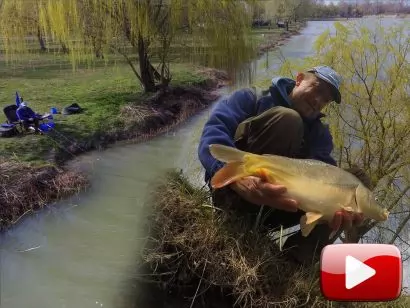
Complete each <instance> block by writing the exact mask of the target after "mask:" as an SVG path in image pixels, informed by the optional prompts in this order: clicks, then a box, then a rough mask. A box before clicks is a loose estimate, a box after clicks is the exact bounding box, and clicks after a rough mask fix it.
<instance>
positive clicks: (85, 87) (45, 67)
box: [0, 56, 206, 162]
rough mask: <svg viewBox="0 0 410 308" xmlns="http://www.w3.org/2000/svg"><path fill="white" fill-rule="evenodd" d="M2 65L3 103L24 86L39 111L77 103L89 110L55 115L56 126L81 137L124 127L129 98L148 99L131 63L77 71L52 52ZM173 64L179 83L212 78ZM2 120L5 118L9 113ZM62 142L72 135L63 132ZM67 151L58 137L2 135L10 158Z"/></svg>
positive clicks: (22, 92)
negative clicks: (32, 60) (123, 110)
mask: <svg viewBox="0 0 410 308" xmlns="http://www.w3.org/2000/svg"><path fill="white" fill-rule="evenodd" d="M46 57H47V56H46ZM47 60H48V61H47ZM0 67H1V69H0V73H1V74H2V76H3V78H2V80H1V87H2V91H1V92H0V101H1V102H2V105H3V106H5V105H7V104H13V103H14V94H15V91H18V92H19V93H20V95H21V96H22V97H23V98H24V100H26V101H28V102H29V105H30V107H31V108H32V109H33V110H34V111H36V112H39V113H45V112H49V110H50V107H57V109H58V110H59V111H61V110H62V108H63V107H65V106H68V105H70V104H71V103H73V102H76V103H78V104H79V105H80V106H81V107H82V108H84V112H83V113H81V114H78V115H67V116H65V115H62V114H59V115H56V116H55V117H54V121H55V122H56V130H57V131H58V132H61V133H63V135H64V136H67V137H70V139H73V140H76V141H79V142H81V141H84V140H90V139H93V138H94V137H95V136H97V135H103V133H104V132H110V131H115V130H121V129H123V128H124V114H121V108H122V107H123V106H125V105H126V104H129V103H133V104H139V103H141V102H142V101H143V100H144V99H145V98H146V97H144V95H143V94H142V89H141V87H140V85H139V83H138V81H137V79H136V77H135V76H134V75H133V73H132V71H131V69H130V68H129V66H128V65H126V64H121V63H120V64H117V65H115V66H114V65H108V66H107V67H104V65H103V63H99V65H97V66H96V67H95V68H93V69H85V68H84V69H80V70H79V71H77V72H75V73H73V72H72V70H71V67H70V66H69V63H65V62H63V61H61V60H60V61H57V63H53V61H52V59H51V57H50V58H49V59H47V58H46V59H44V58H43V59H42V62H39V63H36V64H35V67H31V66H30V64H29V63H23V64H20V65H19V66H17V65H16V66H5V65H4V64H2V65H1V66H0ZM173 69H174V80H173V85H181V84H183V85H187V84H202V83H203V82H204V81H205V78H206V77H205V76H204V75H200V74H199V73H198V72H197V71H196V70H194V69H192V67H189V66H184V65H174V67H173ZM0 121H1V122H2V123H3V122H4V121H5V117H4V114H3V113H2V114H1V115H0ZM56 141H57V142H63V141H66V140H65V138H64V137H61V136H59V137H58V138H57V140H56ZM61 150H62V149H60V148H59V146H58V144H57V143H56V142H55V141H53V140H52V139H51V138H48V137H47V136H41V135H33V134H24V135H22V136H18V137H13V138H7V139H6V138H2V139H1V140H0V153H1V155H2V156H3V157H4V158H6V159H7V158H11V157H13V158H15V159H18V160H21V161H40V162H41V161H45V160H50V158H52V153H55V151H61Z"/></svg>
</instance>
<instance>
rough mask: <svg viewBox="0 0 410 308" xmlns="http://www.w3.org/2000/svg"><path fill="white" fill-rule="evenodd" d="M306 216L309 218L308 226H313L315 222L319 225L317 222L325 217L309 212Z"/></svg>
mask: <svg viewBox="0 0 410 308" xmlns="http://www.w3.org/2000/svg"><path fill="white" fill-rule="evenodd" d="M305 215H306V218H307V220H306V223H307V224H311V223H314V222H316V223H317V221H318V220H319V219H320V218H322V217H323V214H320V213H315V212H307V213H306V214H305Z"/></svg>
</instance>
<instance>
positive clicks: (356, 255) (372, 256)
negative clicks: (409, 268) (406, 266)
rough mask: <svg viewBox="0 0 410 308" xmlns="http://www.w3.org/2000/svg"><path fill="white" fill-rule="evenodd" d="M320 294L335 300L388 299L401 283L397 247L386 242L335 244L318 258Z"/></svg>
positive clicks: (400, 266)
mask: <svg viewBox="0 0 410 308" xmlns="http://www.w3.org/2000/svg"><path fill="white" fill-rule="evenodd" d="M320 278H321V289H322V293H323V296H325V297H326V298H327V299H329V300H335V301H389V300H394V299H396V298H397V297H399V295H400V292H401V285H402V261H401V255H400V251H399V250H398V249H397V247H396V246H394V245H385V244H334V245H328V246H326V247H325V248H324V249H323V251H322V256H321V260H320Z"/></svg>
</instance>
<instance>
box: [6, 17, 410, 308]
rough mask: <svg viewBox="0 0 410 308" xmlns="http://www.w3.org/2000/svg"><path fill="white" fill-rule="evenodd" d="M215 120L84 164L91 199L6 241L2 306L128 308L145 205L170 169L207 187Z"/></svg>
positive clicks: (317, 29) (301, 52)
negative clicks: (203, 160) (206, 134)
mask: <svg viewBox="0 0 410 308" xmlns="http://www.w3.org/2000/svg"><path fill="white" fill-rule="evenodd" d="M332 24H333V22H331V21H329V22H323V21H319V22H310V23H308V26H307V28H305V29H304V30H303V31H302V33H301V35H299V36H295V37H293V38H291V39H290V40H289V41H288V42H287V43H286V44H285V45H283V46H282V47H281V51H282V53H283V54H284V55H285V56H286V57H296V58H300V57H304V56H306V55H309V54H310V53H311V52H312V43H313V42H314V40H315V38H316V37H317V36H318V35H319V34H320V33H321V32H322V31H324V30H326V29H327V28H330V29H332ZM268 57H269V58H268V66H266V65H265V64H266V56H262V57H261V59H259V60H258V61H257V67H258V72H257V78H258V79H259V78H268V79H269V78H271V77H272V76H270V75H269V69H270V68H272V67H274V66H275V65H277V64H278V63H279V62H278V61H279V58H278V57H277V53H274V52H271V53H270V54H269V56H268ZM238 86H239V85H236V87H238ZM230 90H231V89H223V90H222V91H224V92H225V93H227V91H230ZM209 112H210V110H207V111H204V112H202V113H201V114H199V115H197V116H195V117H193V118H192V119H191V120H190V121H189V122H188V123H186V124H185V125H183V126H182V127H180V128H179V129H177V130H176V131H171V132H169V133H167V134H165V135H163V136H160V137H158V138H156V139H154V140H152V141H150V142H147V143H144V144H139V145H126V146H121V147H114V148H111V149H108V150H106V151H104V152H93V153H89V154H86V155H84V156H82V157H81V158H80V162H81V164H82V165H83V166H84V167H86V169H87V170H88V172H89V174H90V177H91V181H92V187H91V188H90V189H89V190H88V191H86V192H84V193H82V194H81V195H79V196H75V197H73V198H71V199H68V200H65V201H64V202H60V203H59V204H57V205H56V206H55V207H52V208H49V209H46V210H44V211H42V212H40V213H38V214H37V215H34V216H30V217H27V218H25V219H24V220H23V221H21V223H20V224H19V225H18V226H16V227H15V228H13V229H11V230H10V231H8V232H7V233H5V234H3V235H1V237H0V240H1V254H0V258H1V259H0V262H1V263H0V269H1V273H0V283H1V285H0V304H1V305H0V306H1V307H2V308H21V307H41V308H51V307H52V308H55V307H62V308H63V307H64V308H71V307H82V308H89V307H91V308H93V307H127V304H126V303H124V298H126V296H125V295H126V294H127V292H136V291H137V290H134V289H132V288H131V286H130V282H131V281H132V278H133V275H135V272H134V268H135V259H136V255H137V254H138V252H139V251H140V249H141V247H142V245H143V243H144V236H145V235H144V234H142V233H141V226H142V224H143V223H144V213H143V212H142V205H143V204H144V201H145V200H146V198H147V197H149V196H150V193H151V189H152V187H153V186H152V184H153V183H155V182H156V180H157V179H159V178H161V177H162V176H163V175H164V172H165V171H166V170H168V169H169V168H182V169H183V170H184V171H185V172H186V173H188V174H190V176H191V178H192V179H193V180H195V181H196V182H197V183H198V185H201V184H203V183H202V170H201V166H200V164H199V162H198V159H197V152H196V149H197V143H198V138H199V135H200V134H201V129H202V127H203V125H204V123H205V121H206V119H207V117H208V115H209ZM406 274H407V276H409V274H408V273H405V274H404V277H406Z"/></svg>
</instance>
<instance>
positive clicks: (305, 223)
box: [300, 212, 323, 237]
mask: <svg viewBox="0 0 410 308" xmlns="http://www.w3.org/2000/svg"><path fill="white" fill-rule="evenodd" d="M322 217H323V215H322V214H320V213H314V212H307V213H306V214H305V215H303V216H302V217H301V218H300V230H301V231H302V235H303V236H304V237H306V236H308V235H309V234H310V232H312V230H313V229H314V228H315V227H316V225H317V224H318V222H319V220H320V218H322Z"/></svg>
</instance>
